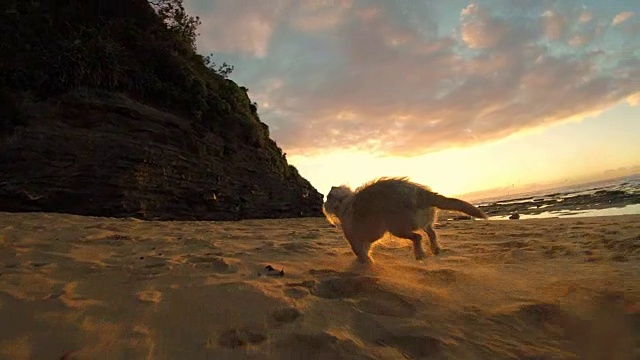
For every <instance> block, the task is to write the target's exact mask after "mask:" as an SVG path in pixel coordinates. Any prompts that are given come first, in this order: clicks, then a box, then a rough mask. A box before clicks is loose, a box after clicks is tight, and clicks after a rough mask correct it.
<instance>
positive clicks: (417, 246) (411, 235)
mask: <svg viewBox="0 0 640 360" xmlns="http://www.w3.org/2000/svg"><path fill="white" fill-rule="evenodd" d="M391 234H392V235H394V236H397V237H399V238H402V239H407V240H411V242H413V255H415V257H416V260H422V259H424V258H425V257H426V256H427V254H426V253H425V252H424V249H423V248H422V235H420V234H418V233H415V232H408V233H407V232H402V233H401V232H395V233H393V232H392V233H391Z"/></svg>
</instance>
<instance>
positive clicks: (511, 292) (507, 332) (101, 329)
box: [0, 213, 640, 360]
mask: <svg viewBox="0 0 640 360" xmlns="http://www.w3.org/2000/svg"><path fill="white" fill-rule="evenodd" d="M436 231H437V232H438V234H439V236H440V243H441V245H442V247H443V248H444V250H443V253H442V254H441V255H439V256H437V257H434V256H429V257H427V258H426V259H425V260H424V261H421V262H418V261H416V260H415V259H414V258H413V255H412V251H411V244H410V242H409V241H406V240H399V239H395V238H387V239H385V240H384V241H383V242H381V243H380V244H379V245H378V246H377V247H375V248H374V250H373V253H372V256H373V258H374V261H375V263H374V264H373V265H371V266H368V267H367V266H364V265H359V264H357V263H356V262H355V261H354V260H355V257H354V255H353V254H352V253H351V250H350V249H349V247H348V244H347V242H346V241H345V240H343V238H342V235H341V234H340V232H339V231H338V230H337V229H334V228H332V227H330V226H329V225H328V223H327V222H326V220H324V219H323V218H306V219H287V220H250V221H240V222H153V221H139V220H133V219H111V218H94V217H82V216H73V215H62V214H48V213H20V214H18V213H15V214H14V213H0V324H2V326H0V358H1V359H16V360H17V359H38V360H39V359H405V358H406V359H638V358H640V275H639V274H640V215H629V216H611V217H594V218H576V219H571V218H562V219H527V220H500V221H493V220H491V221H484V220H482V221H441V222H440V223H439V224H438V225H437V227H436ZM268 265H270V266H272V267H273V268H274V269H275V271H271V272H267V271H266V269H265V267H266V266H268ZM280 270H283V271H284V273H283V274H282V273H280Z"/></svg>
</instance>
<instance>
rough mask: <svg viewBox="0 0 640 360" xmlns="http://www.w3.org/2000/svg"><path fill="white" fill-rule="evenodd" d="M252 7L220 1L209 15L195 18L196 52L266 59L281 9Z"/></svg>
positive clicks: (242, 2)
mask: <svg viewBox="0 0 640 360" xmlns="http://www.w3.org/2000/svg"><path fill="white" fill-rule="evenodd" d="M252 4H253V2H252V1H250V0H236V1H220V2H217V3H216V6H215V7H214V8H213V9H212V11H211V12H207V13H201V14H199V16H200V20H201V21H202V25H201V26H200V28H199V32H200V34H201V35H200V36H199V38H198V48H205V49H207V50H208V51H213V52H235V53H240V54H247V55H251V56H256V57H264V56H266V55H267V51H268V45H269V41H270V39H271V36H272V34H273V31H274V29H275V26H276V22H277V21H278V17H279V14H280V13H281V12H282V11H283V7H282V6H273V5H272V4H267V3H262V5H252Z"/></svg>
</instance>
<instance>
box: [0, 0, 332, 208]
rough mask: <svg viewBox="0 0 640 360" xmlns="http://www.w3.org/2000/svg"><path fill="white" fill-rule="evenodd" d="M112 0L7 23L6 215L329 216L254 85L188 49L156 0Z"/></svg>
mask: <svg viewBox="0 0 640 360" xmlns="http://www.w3.org/2000/svg"><path fill="white" fill-rule="evenodd" d="M36 3H37V2H36ZM80 3H82V6H81V5H78V4H80ZM92 3H96V4H98V5H95V6H93V7H92V6H91V4H92ZM101 3H105V2H100V1H97V0H96V1H93V2H92V1H84V2H75V1H68V2H65V1H57V2H56V1H48V2H46V1H44V2H41V4H40V5H41V6H40V7H38V8H37V9H34V8H30V9H27V10H24V9H10V10H11V11H8V10H7V9H3V10H4V13H3V14H2V15H0V17H2V18H0V24H1V25H0V31H2V33H3V35H0V41H2V45H0V60H2V61H0V63H1V64H3V65H2V68H0V80H2V82H0V107H1V108H0V117H2V120H1V121H0V211H47V212H65V213H74V214H81V215H94V216H114V217H120V216H132V217H137V218H142V219H163V220H169V219H174V220H238V219H247V218H278V217H300V216H322V212H321V207H322V200H323V197H322V195H321V194H320V193H318V191H316V189H314V188H313V187H312V186H311V184H310V183H309V182H308V181H306V180H305V179H304V178H302V177H301V176H300V175H299V174H298V172H297V170H296V169H295V168H294V167H293V166H290V165H288V164H287V161H286V158H285V156H284V155H283V153H282V150H281V149H280V148H278V146H277V145H276V143H275V142H274V141H273V140H271V139H270V138H269V131H268V127H267V126H266V125H265V124H264V123H262V122H261V121H260V119H259V118H258V115H257V111H256V108H255V105H252V104H251V102H250V100H249V97H248V95H247V91H246V89H243V88H240V87H238V86H237V85H236V84H235V83H233V82H232V81H230V80H226V79H224V78H223V77H221V76H219V75H218V74H216V73H215V72H214V71H212V70H210V69H208V68H207V67H206V66H205V65H204V63H203V61H202V57H200V56H199V55H197V54H195V53H194V52H193V51H191V50H190V49H186V48H184V47H181V45H180V44H179V43H178V42H176V41H175V40H174V39H173V38H172V37H171V36H170V34H169V33H168V32H166V31H165V28H164V26H163V25H162V22H161V21H159V19H158V18H157V17H155V16H154V13H153V10H152V9H151V8H150V7H149V5H148V4H147V3H146V1H139V0H133V1H126V2H123V1H114V3H118V4H120V5H119V6H114V7H111V8H110V9H104V8H101V7H100V5H99V4H101ZM110 3H111V2H110ZM47 4H49V5H50V4H54V5H56V6H51V7H50V8H51V9H56V13H52V12H47V6H46V5H47ZM60 4H64V7H61V6H59V5H60ZM60 9H63V10H60ZM113 9H118V11H113ZM127 9H129V10H130V11H127ZM122 14H128V15H126V16H133V17H131V18H125V19H124V20H123V18H122V17H123V16H125V15H122ZM131 14H134V15H131ZM135 14H142V15H139V16H138V17H135ZM43 19H49V20H50V21H49V23H48V25H46V22H45V25H42V23H41V21H42V20H43ZM51 19H52V20H51ZM61 24H65V25H64V26H63V25H61ZM87 24H90V26H91V27H90V29H91V30H86V29H87ZM31 26H37V29H35V30H32V29H31V30H30V27H31ZM47 26H48V27H47ZM43 31H44V32H43ZM42 34H46V35H42ZM40 36H42V37H45V38H44V39H41V38H40ZM46 37H49V38H48V39H47V38H46ZM53 54H58V56H51V55H53ZM65 57H66V59H65Z"/></svg>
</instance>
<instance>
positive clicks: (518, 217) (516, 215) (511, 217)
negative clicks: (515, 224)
mask: <svg viewBox="0 0 640 360" xmlns="http://www.w3.org/2000/svg"><path fill="white" fill-rule="evenodd" d="M509 219H511V220H518V219H520V214H518V213H513V214H511V216H509Z"/></svg>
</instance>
